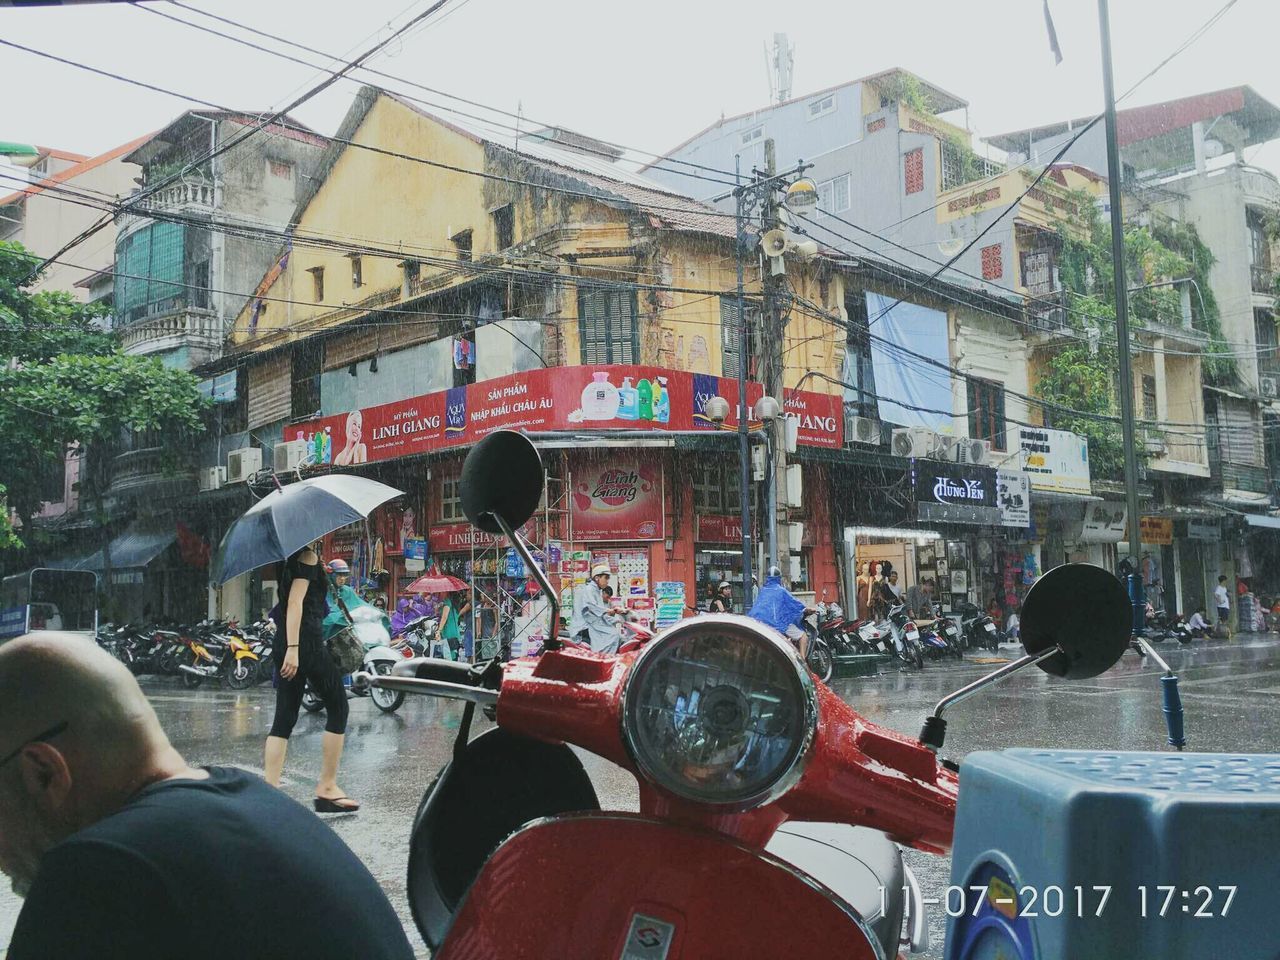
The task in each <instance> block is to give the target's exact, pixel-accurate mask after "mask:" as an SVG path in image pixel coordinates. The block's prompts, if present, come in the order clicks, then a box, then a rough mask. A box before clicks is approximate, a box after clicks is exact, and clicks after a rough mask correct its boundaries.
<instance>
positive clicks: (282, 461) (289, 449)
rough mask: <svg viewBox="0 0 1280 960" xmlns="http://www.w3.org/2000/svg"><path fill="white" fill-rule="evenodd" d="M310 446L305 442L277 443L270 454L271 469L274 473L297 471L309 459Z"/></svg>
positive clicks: (289, 441) (287, 441)
mask: <svg viewBox="0 0 1280 960" xmlns="http://www.w3.org/2000/svg"><path fill="white" fill-rule="evenodd" d="M310 456H311V444H309V443H307V441H305V440H286V441H285V442H284V443H277V444H276V446H275V451H274V453H273V454H272V459H273V461H274V463H273V468H274V470H275V472H276V473H290V472H292V471H294V470H297V469H298V468H299V467H301V466H302V465H303V464H304V463H306V462H307V461H308V459H310Z"/></svg>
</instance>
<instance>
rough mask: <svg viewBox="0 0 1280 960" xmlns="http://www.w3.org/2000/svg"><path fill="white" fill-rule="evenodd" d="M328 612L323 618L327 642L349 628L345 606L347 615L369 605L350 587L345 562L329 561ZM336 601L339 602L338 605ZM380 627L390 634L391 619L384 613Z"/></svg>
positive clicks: (348, 573)
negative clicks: (344, 610) (343, 609)
mask: <svg viewBox="0 0 1280 960" xmlns="http://www.w3.org/2000/svg"><path fill="white" fill-rule="evenodd" d="M328 569H329V596H328V601H329V611H328V613H326V614H325V618H324V638H325V639H326V640H328V639H329V638H330V637H332V636H333V635H334V634H336V633H338V632H339V631H340V630H342V629H344V628H345V627H347V626H349V624H350V621H349V620H347V615H346V613H343V611H342V608H343V606H346V608H347V613H350V612H351V611H353V610H355V609H356V608H357V607H367V606H370V604H368V603H365V602H364V600H362V599H360V594H358V593H356V592H355V590H354V589H352V587H351V568H350V567H349V566H347V561H345V560H341V559H338V560H330V561H329V568H328ZM338 601H341V603H339V602H338ZM382 625H383V626H384V627H386V629H387V632H388V634H390V632H391V619H390V618H389V617H388V616H387V615H386V613H385V612H384V613H383V615H382Z"/></svg>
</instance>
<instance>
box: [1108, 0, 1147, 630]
mask: <svg viewBox="0 0 1280 960" xmlns="http://www.w3.org/2000/svg"><path fill="white" fill-rule="evenodd" d="M1098 20H1099V24H1100V30H1101V34H1102V86H1103V93H1104V95H1105V97H1106V120H1105V122H1106V129H1107V182H1108V186H1109V188H1110V191H1111V257H1112V260H1113V261H1114V266H1115V285H1116V340H1117V342H1118V345H1119V348H1120V349H1119V358H1120V433H1121V440H1122V442H1123V443H1124V487H1125V493H1126V494H1127V497H1128V512H1129V563H1130V564H1132V566H1133V571H1134V577H1133V580H1132V581H1131V582H1130V591H1129V595H1130V597H1131V598H1132V600H1133V604H1134V615H1133V623H1134V630H1135V632H1136V631H1138V630H1141V628H1142V625H1143V623H1144V622H1145V618H1143V615H1142V612H1141V611H1142V608H1143V607H1144V605H1145V603H1144V601H1143V597H1142V573H1141V570H1140V569H1139V567H1138V556H1139V549H1140V548H1141V545H1142V533H1141V530H1140V525H1141V521H1142V517H1141V515H1140V514H1139V512H1138V451H1137V448H1136V447H1135V445H1134V423H1133V363H1132V359H1131V357H1130V354H1129V289H1128V284H1127V283H1126V281H1125V270H1124V266H1125V253H1124V215H1123V211H1122V210H1121V208H1120V203H1121V182H1120V177H1121V167H1120V146H1119V141H1118V140H1117V138H1116V91H1115V81H1114V78H1113V76H1112V67H1111V18H1110V15H1109V13H1108V11H1107V0H1098Z"/></svg>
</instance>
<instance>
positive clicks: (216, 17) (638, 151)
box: [153, 0, 734, 183]
mask: <svg viewBox="0 0 1280 960" xmlns="http://www.w3.org/2000/svg"><path fill="white" fill-rule="evenodd" d="M171 3H172V5H173V6H175V7H180V8H182V9H183V10H188V11H190V12H192V13H197V14H199V15H201V16H204V17H208V18H209V19H211V20H215V21H217V22H219V23H224V24H226V25H228V26H232V27H237V28H239V29H241V30H244V31H246V32H248V33H252V34H255V35H256V36H259V37H263V38H266V39H268V40H275V41H277V42H279V43H283V44H286V45H287V46H290V47H293V48H295V49H297V50H302V51H304V52H306V53H312V54H315V55H317V56H321V57H327V58H328V59H331V60H334V59H338V58H336V57H334V56H333V55H332V54H328V53H325V52H323V51H321V50H317V49H316V48H314V47H309V46H307V45H305V44H301V43H297V42H295V41H293V40H289V39H287V38H285V37H281V36H278V35H276V34H273V33H268V32H267V31H265V30H260V29H258V28H256V27H251V26H249V25H248V24H244V23H240V22H239V21H236V20H232V19H229V18H227V17H222V16H219V15H218V14H215V13H210V12H209V11H207V10H201V9H199V8H198V7H193V6H190V5H188V4H185V3H181V2H179V0H171ZM153 12H154V11H153ZM172 19H175V20H177V19H178V18H176V17H174V18H172ZM178 22H179V23H186V24H188V25H189V26H192V27H196V28H197V29H201V28H200V27H198V26H197V25H196V24H193V23H190V21H187V20H178ZM222 35H223V34H219V36H222ZM231 39H234V38H231ZM267 52H269V53H271V54H273V55H276V56H281V55H282V54H280V53H279V52H278V51H274V50H268V51H267ZM360 70H361V71H362V72H364V73H368V74H371V75H374V76H378V77H382V78H384V79H387V80H394V81H396V82H398V83H403V84H406V85H408V86H410V87H414V88H416V89H418V90H422V91H425V92H426V93H431V94H435V95H436V96H441V97H446V98H448V99H450V100H456V101H457V102H459V103H465V104H467V105H468V106H472V107H477V108H479V109H481V110H488V111H490V112H491V113H495V114H499V115H501V116H505V117H509V118H511V119H513V120H515V121H516V122H517V123H520V122H525V121H527V122H529V123H532V124H535V125H538V126H542V127H554V126H558V124H553V123H547V122H544V121H541V120H534V119H533V118H531V117H526V116H523V115H522V114H519V113H513V112H511V111H509V110H503V109H502V108H500V107H494V106H491V105H489V104H485V103H481V102H480V101H478V100H470V99H468V98H466V97H461V96H458V95H457V94H454V93H449V92H448V91H446V90H440V89H437V88H435V87H429V86H427V85H425V84H422V83H417V82H416V81H413V80H409V79H408V78H406V77H400V76H397V75H395V74H391V73H386V72H384V71H382V70H375V69H374V68H372V67H367V66H362V67H361V68H360ZM400 95H401V96H404V95H403V94H400ZM417 102H422V103H425V101H417ZM432 106H436V107H437V108H438V109H442V110H446V111H447V112H450V113H454V114H456V115H458V116H464V117H472V118H474V119H481V118H479V117H474V115H473V114H467V113H462V112H461V111H459V110H457V109H456V108H448V107H444V106H442V105H435V104H433V105H432ZM484 122H490V123H492V122H493V121H484ZM504 126H507V129H514V130H517V131H518V129H519V128H518V127H511V126H509V125H504ZM615 145H616V146H619V147H621V148H622V149H624V150H627V151H629V152H631V153H636V154H640V155H642V156H646V157H653V158H655V159H656V160H660V161H663V162H666V163H675V164H680V165H681V166H686V167H690V168H692V169H694V170H703V171H706V172H707V173H715V174H720V175H721V176H725V177H732V176H733V171H731V170H722V169H720V168H717V167H711V166H707V165H706V164H701V163H694V162H693V161H691V160H677V159H676V158H674V157H664V156H663V155H662V154H659V153H654V152H653V151H651V150H643V149H641V148H639V147H630V146H627V145H626V144H615ZM576 149H580V150H585V151H586V152H588V153H595V154H597V155H599V156H602V157H609V156H610V154H608V153H606V152H605V151H597V150H593V149H590V148H588V147H587V146H586V145H580V146H578V147H576ZM664 169H665V168H664ZM666 172H668V173H675V174H678V175H680V176H692V174H686V173H683V172H681V171H678V170H670V169H666ZM699 179H707V180H710V179H713V178H710V177H700V178H699ZM719 182H723V183H733V182H734V181H732V180H724V181H719Z"/></svg>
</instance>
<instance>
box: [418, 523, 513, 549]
mask: <svg viewBox="0 0 1280 960" xmlns="http://www.w3.org/2000/svg"><path fill="white" fill-rule="evenodd" d="M497 542H498V538H497V537H495V536H494V535H493V534H491V533H485V532H484V531H483V530H478V529H476V528H475V527H473V526H472V525H471V524H469V523H437V524H433V525H432V527H431V529H430V530H429V531H428V532H427V544H428V546H429V548H430V550H431V552H432V553H463V552H465V551H468V550H470V549H471V547H472V545H473V544H474V545H475V546H477V547H491V546H493V545H494V544H495V543H497Z"/></svg>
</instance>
